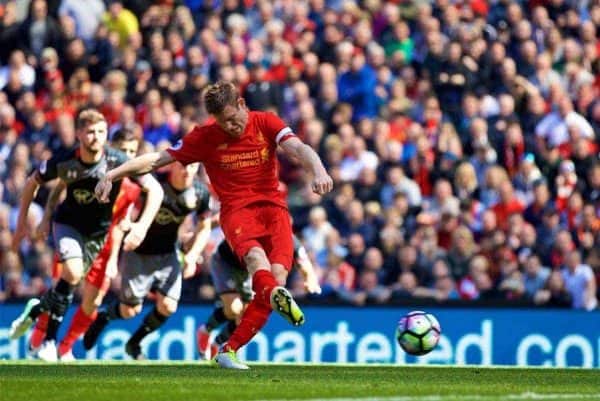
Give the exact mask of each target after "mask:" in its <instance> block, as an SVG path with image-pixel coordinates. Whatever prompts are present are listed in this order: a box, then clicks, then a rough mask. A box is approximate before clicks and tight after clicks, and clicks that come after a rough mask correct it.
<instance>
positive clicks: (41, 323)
mask: <svg viewBox="0 0 600 401" xmlns="http://www.w3.org/2000/svg"><path fill="white" fill-rule="evenodd" d="M48 319H49V316H48V312H43V313H42V314H40V315H39V316H38V318H37V320H36V322H35V326H34V327H33V331H32V332H31V338H30V339H29V344H30V345H31V348H32V349H36V348H39V347H40V345H42V342H43V341H44V338H46V329H47V328H48Z"/></svg>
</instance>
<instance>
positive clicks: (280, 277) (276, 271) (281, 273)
mask: <svg viewBox="0 0 600 401" xmlns="http://www.w3.org/2000/svg"><path fill="white" fill-rule="evenodd" d="M271 272H272V273H273V276H274V277H275V280H276V281H277V284H279V285H285V283H286V282H287V276H288V272H287V270H285V268H284V267H283V266H281V265H277V264H274V265H273V266H272V269H271Z"/></svg>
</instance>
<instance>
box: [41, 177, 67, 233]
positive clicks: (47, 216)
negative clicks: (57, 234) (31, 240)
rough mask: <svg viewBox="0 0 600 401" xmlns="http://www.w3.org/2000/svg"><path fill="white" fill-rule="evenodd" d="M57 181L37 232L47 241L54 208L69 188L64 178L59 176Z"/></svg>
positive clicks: (49, 196)
mask: <svg viewBox="0 0 600 401" xmlns="http://www.w3.org/2000/svg"><path fill="white" fill-rule="evenodd" d="M56 181H57V182H56V183H55V185H54V186H53V187H52V191H50V195H48V200H47V201H46V206H45V207H44V216H43V217H42V221H41V222H40V224H39V226H38V228H37V230H36V233H35V236H36V238H37V239H38V240H43V241H45V240H46V239H47V238H48V235H49V234H50V226H51V223H52V215H53V214H54V210H55V209H56V206H57V205H58V203H59V200H60V199H61V198H62V195H63V193H64V191H65V190H66V189H67V184H66V183H65V182H64V181H63V180H61V179H60V178H58V179H56Z"/></svg>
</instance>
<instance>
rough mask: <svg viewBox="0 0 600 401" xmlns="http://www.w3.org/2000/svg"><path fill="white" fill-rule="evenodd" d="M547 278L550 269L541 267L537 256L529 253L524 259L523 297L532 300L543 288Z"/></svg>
mask: <svg viewBox="0 0 600 401" xmlns="http://www.w3.org/2000/svg"><path fill="white" fill-rule="evenodd" d="M549 276H550V269H549V268H547V267H544V266H542V263H541V261H540V257H539V256H538V255H536V254H534V253H530V254H529V256H527V257H526V258H525V275H524V277H523V279H524V286H525V295H526V296H527V297H529V298H531V299H533V298H534V297H535V294H536V293H537V292H538V291H540V290H542V289H543V288H544V286H545V284H546V282H547V281H548V277H549Z"/></svg>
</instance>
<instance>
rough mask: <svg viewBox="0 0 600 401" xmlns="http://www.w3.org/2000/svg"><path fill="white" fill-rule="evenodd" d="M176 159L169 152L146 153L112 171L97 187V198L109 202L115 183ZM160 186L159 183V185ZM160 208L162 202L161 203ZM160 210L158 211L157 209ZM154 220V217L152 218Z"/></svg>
mask: <svg viewBox="0 0 600 401" xmlns="http://www.w3.org/2000/svg"><path fill="white" fill-rule="evenodd" d="M174 161H175V159H174V158H173V156H171V155H170V154H169V153H168V152H167V151H162V152H152V153H146V154H144V155H141V156H138V157H136V158H134V159H131V160H128V161H127V162H125V163H123V164H121V165H120V166H119V167H117V168H115V169H113V170H110V171H108V172H107V173H106V175H105V176H104V177H103V178H102V179H101V180H100V181H99V182H98V185H96V197H97V198H98V200H99V201H100V202H108V196H109V194H110V190H111V188H112V183H113V181H118V180H120V179H122V178H123V177H129V176H133V175H140V174H146V173H149V172H151V171H154V170H156V169H157V168H160V167H162V166H166V165H167V164H170V163H173V162H174ZM157 185H158V183H157ZM159 207H160V202H159ZM157 210H158V209H157ZM152 217H153V218H154V215H153V216H152Z"/></svg>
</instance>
